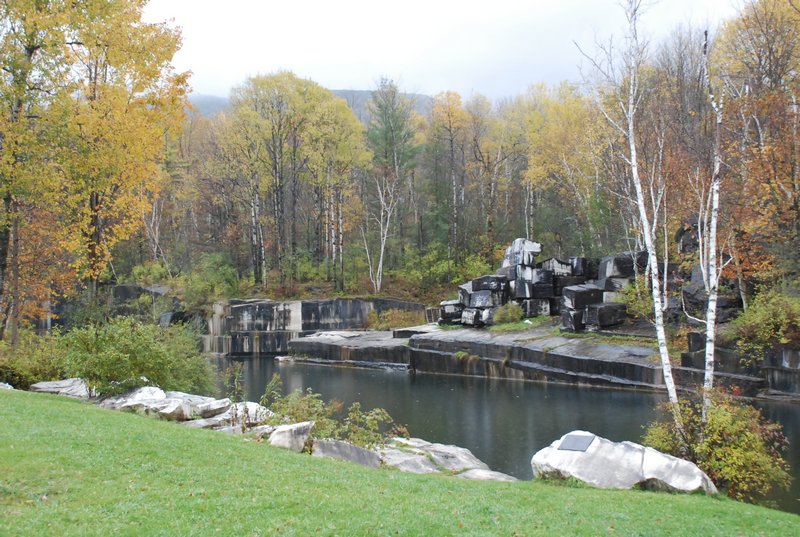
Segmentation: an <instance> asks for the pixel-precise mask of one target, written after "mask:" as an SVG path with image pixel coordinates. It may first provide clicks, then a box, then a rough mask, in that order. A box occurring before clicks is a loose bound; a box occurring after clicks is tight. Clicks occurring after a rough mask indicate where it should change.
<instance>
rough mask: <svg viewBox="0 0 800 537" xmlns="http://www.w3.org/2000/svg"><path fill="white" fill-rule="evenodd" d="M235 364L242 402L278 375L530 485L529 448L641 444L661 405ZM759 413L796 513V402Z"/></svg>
mask: <svg viewBox="0 0 800 537" xmlns="http://www.w3.org/2000/svg"><path fill="white" fill-rule="evenodd" d="M231 361H232V360H231V359H229V358H217V365H218V367H219V368H220V369H224V368H225V367H227V366H228V365H229V364H230V363H231ZM237 361H238V362H239V363H241V364H242V367H243V375H244V382H245V386H246V390H247V398H248V399H249V400H252V401H258V400H259V399H260V397H261V395H262V394H263V393H264V388H265V387H266V384H267V382H269V379H270V378H271V377H272V375H273V373H279V374H280V376H281V379H282V381H283V387H284V391H286V392H291V391H294V390H297V389H300V390H305V389H307V388H311V389H312V390H313V391H315V392H317V393H320V394H322V397H323V399H325V400H330V399H337V400H339V401H342V402H343V403H345V405H349V404H350V403H353V402H356V401H358V402H360V403H361V405H362V407H363V408H365V409H370V408H374V407H382V408H385V409H386V410H387V411H388V412H389V414H391V416H392V417H393V418H394V419H395V421H396V422H397V423H402V424H405V425H406V426H407V427H408V430H409V431H410V433H411V434H412V435H413V436H416V437H420V438H424V439H426V440H429V441H432V442H440V443H444V444H455V445H458V446H462V447H466V448H468V449H469V450H471V451H472V452H473V453H474V454H475V455H476V456H477V457H478V458H479V459H481V460H482V461H484V462H486V463H487V464H488V465H489V467H491V468H492V469H493V470H497V471H500V472H504V473H507V474H510V475H513V476H515V477H518V478H520V479H531V477H532V473H531V467H530V460H531V457H532V456H533V454H534V453H535V452H536V451H538V450H539V449H541V448H543V447H545V446H547V445H549V444H550V443H551V442H552V441H553V440H555V439H557V438H559V437H560V436H561V435H563V434H565V433H567V432H569V431H572V430H575V429H584V430H589V431H591V432H593V433H595V434H598V435H600V436H603V437H606V438H608V439H610V440H615V441H621V440H632V441H637V442H638V441H640V439H641V436H642V433H643V426H644V425H645V424H646V423H648V422H649V421H651V420H653V419H654V418H655V417H656V416H657V410H656V407H657V406H658V405H659V403H660V402H661V401H662V400H663V399H664V398H663V397H662V395H661V394H659V393H654V392H649V391H636V390H621V389H606V388H595V387H588V386H576V385H569V384H556V383H541V382H520V381H509V380H502V379H485V378H479V377H459V376H446V375H433V374H419V373H418V374H410V373H409V372H407V371H388V370H382V369H357V368H347V367H330V366H319V365H313V364H304V363H294V362H279V361H277V360H276V359H274V358H272V357H252V358H245V359H243V360H237ZM758 406H759V407H760V408H761V409H762V410H763V412H764V414H765V415H766V417H768V418H769V419H771V420H773V421H777V422H780V423H781V424H783V427H784V433H785V434H786V436H787V437H788V438H789V441H790V443H791V444H790V446H791V447H790V452H789V453H788V456H787V458H788V459H789V462H790V463H791V464H792V472H793V475H794V481H793V483H792V488H791V490H789V491H788V492H782V493H780V494H777V495H775V497H774V498H773V501H774V502H776V507H778V508H780V509H781V510H784V511H790V512H794V513H800V405H797V404H788V403H778V402H759V403H758Z"/></svg>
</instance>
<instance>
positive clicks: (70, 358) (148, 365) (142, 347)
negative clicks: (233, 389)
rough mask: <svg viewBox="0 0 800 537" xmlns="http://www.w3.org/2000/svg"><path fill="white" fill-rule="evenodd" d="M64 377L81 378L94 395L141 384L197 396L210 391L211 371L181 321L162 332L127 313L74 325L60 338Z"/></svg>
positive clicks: (120, 390)
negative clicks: (92, 390) (99, 321)
mask: <svg viewBox="0 0 800 537" xmlns="http://www.w3.org/2000/svg"><path fill="white" fill-rule="evenodd" d="M59 347H60V348H61V349H62V352H63V354H64V359H65V371H66V374H67V375H69V376H75V377H81V378H83V379H85V380H86V382H87V383H88V384H89V385H90V386H92V387H93V388H94V389H95V390H96V391H97V393H98V394H101V395H106V394H114V393H121V392H124V391H127V390H130V389H133V388H137V387H140V386H146V385H156V386H159V387H161V388H162V389H165V390H178V391H184V392H190V393H197V394H207V393H211V392H212V391H213V388H214V373H213V369H212V368H211V364H210V363H209V362H208V360H207V359H206V358H205V357H203V356H202V355H201V354H200V352H199V350H198V346H197V336H196V334H194V332H192V331H191V330H190V329H189V328H188V327H186V326H184V325H173V326H170V327H169V328H167V329H165V330H162V329H161V328H159V327H158V326H156V325H151V324H142V323H140V322H139V321H137V320H135V319H133V318H131V317H116V318H114V319H111V320H110V321H109V322H108V323H107V324H105V325H99V324H98V325H90V326H86V327H83V328H76V329H73V330H72V331H70V332H68V333H67V334H65V335H64V336H63V337H61V338H60V341H59Z"/></svg>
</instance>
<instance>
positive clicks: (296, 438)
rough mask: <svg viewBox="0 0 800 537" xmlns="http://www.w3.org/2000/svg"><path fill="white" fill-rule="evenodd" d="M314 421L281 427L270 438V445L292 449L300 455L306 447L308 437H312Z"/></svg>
mask: <svg viewBox="0 0 800 537" xmlns="http://www.w3.org/2000/svg"><path fill="white" fill-rule="evenodd" d="M313 426H314V422H313V421H303V422H300V423H293V424H291V425H280V426H278V427H276V428H275V431H274V432H273V433H272V434H271V435H270V436H269V443H270V445H272V446H275V447H280V448H284V449H290V450H292V451H296V452H297V453H300V452H301V451H303V447H305V445H306V441H307V440H308V437H309V436H311V428H312V427H313Z"/></svg>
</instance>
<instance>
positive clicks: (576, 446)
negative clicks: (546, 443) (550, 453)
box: [558, 434, 594, 451]
mask: <svg viewBox="0 0 800 537" xmlns="http://www.w3.org/2000/svg"><path fill="white" fill-rule="evenodd" d="M593 440H594V435H593V434H590V435H587V434H568V435H567V436H565V437H564V440H562V441H561V444H560V445H559V446H558V449H562V450H566V451H586V450H587V449H589V446H590V445H592V441H593Z"/></svg>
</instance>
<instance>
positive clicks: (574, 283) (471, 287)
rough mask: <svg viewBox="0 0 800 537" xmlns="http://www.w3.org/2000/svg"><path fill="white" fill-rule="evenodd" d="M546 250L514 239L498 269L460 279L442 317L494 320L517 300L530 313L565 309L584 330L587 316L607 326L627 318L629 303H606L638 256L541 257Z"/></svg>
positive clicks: (478, 322) (628, 277)
mask: <svg viewBox="0 0 800 537" xmlns="http://www.w3.org/2000/svg"><path fill="white" fill-rule="evenodd" d="M541 252H542V245H541V244H539V243H538V242H534V241H530V240H527V239H516V240H514V242H512V243H511V245H510V246H509V247H508V248H507V249H506V252H505V256H504V258H503V263H502V266H501V267H500V268H499V269H498V270H497V272H496V273H495V274H489V275H486V276H481V277H479V278H475V279H474V280H472V281H469V282H467V283H465V284H463V285H460V286H459V288H458V294H459V298H458V300H445V301H443V302H441V304H440V322H442V323H452V324H457V323H460V324H463V325H465V326H482V325H486V324H491V323H492V321H493V319H494V314H495V311H496V309H497V308H498V307H500V306H502V305H504V304H507V303H508V302H512V301H513V302H516V303H517V304H519V305H520V306H521V307H522V311H523V315H524V316H525V317H537V316H542V315H547V316H552V315H555V316H558V315H560V316H561V319H562V323H563V326H564V327H565V328H566V329H568V330H576V331H577V330H583V329H584V328H586V327H587V322H588V326H589V327H590V328H591V329H596V328H606V327H608V326H613V325H615V324H619V323H620V322H622V320H624V317H625V307H624V305H622V304H610V305H604V304H603V303H604V302H609V301H611V300H613V299H614V298H616V295H615V294H614V293H615V292H616V291H617V290H619V289H621V288H622V287H623V286H624V285H626V284H627V283H628V282H629V281H632V276H633V266H634V258H633V257H631V256H630V255H628V256H627V257H626V256H625V255H618V256H610V257H607V258H603V259H602V260H600V261H597V260H592V259H587V258H585V257H571V258H569V260H568V261H563V260H561V259H557V258H555V257H551V258H549V259H544V260H542V261H539V262H537V261H536V256H537V255H539V254H540V253H541ZM598 278H600V279H598ZM587 282H590V283H593V282H597V285H587ZM606 289H608V291H607V290H606ZM590 306H591V308H590Z"/></svg>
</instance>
